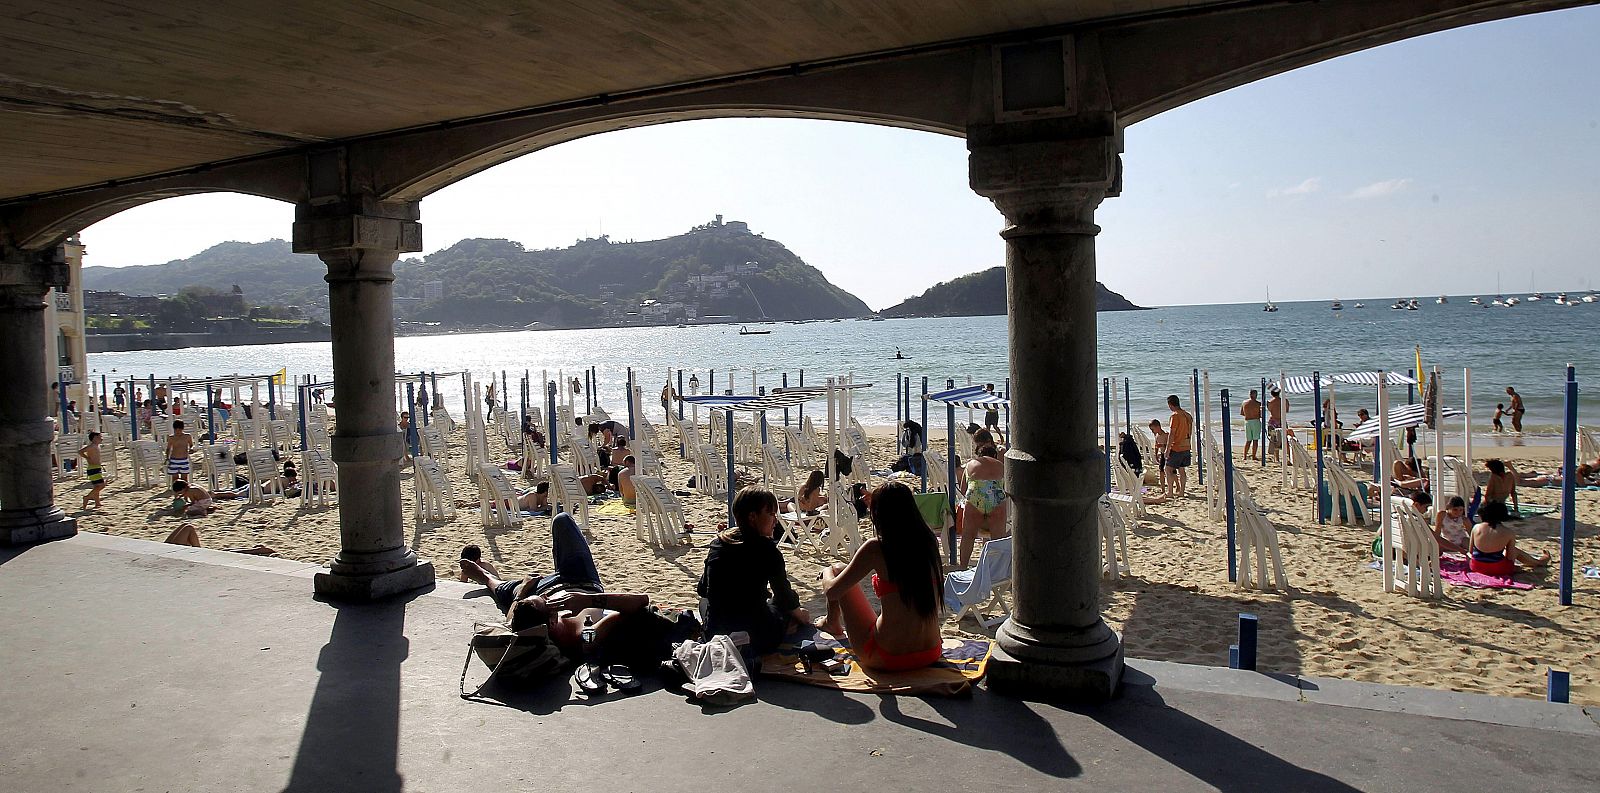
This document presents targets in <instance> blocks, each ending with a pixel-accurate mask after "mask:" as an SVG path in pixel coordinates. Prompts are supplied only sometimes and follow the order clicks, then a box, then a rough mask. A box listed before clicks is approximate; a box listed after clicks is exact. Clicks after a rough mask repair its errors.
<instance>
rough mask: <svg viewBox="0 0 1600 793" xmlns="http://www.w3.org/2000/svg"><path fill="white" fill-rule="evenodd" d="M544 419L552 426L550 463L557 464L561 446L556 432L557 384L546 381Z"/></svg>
mask: <svg viewBox="0 0 1600 793" xmlns="http://www.w3.org/2000/svg"><path fill="white" fill-rule="evenodd" d="M547 376H548V375H547ZM544 404H545V410H544V417H545V418H544V420H545V424H546V425H548V426H549V428H550V464H551V465H555V464H556V452H557V450H558V449H560V448H561V436H559V435H557V434H556V384H555V383H553V382H551V381H549V380H545V381H544Z"/></svg>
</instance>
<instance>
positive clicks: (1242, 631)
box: [1234, 614, 1258, 672]
mask: <svg viewBox="0 0 1600 793" xmlns="http://www.w3.org/2000/svg"><path fill="white" fill-rule="evenodd" d="M1257 622H1258V621H1257V620H1256V615H1254V614H1240V615H1239V644H1238V645H1236V646H1237V647H1238V648H1239V665H1238V666H1236V667H1234V668H1235V669H1244V670H1247V671H1251V672H1254V671H1255V669H1256V627H1257Z"/></svg>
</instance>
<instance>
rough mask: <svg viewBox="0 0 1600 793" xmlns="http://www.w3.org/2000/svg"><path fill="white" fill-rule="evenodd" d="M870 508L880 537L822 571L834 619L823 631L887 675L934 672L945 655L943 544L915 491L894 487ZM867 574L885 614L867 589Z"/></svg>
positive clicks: (875, 495)
mask: <svg viewBox="0 0 1600 793" xmlns="http://www.w3.org/2000/svg"><path fill="white" fill-rule="evenodd" d="M868 502H869V510H870V512H871V514H872V526H873V529H874V530H875V532H876V534H877V536H875V537H872V538H871V539H868V540H867V541H866V542H863V543H862V544H861V547H860V548H857V549H856V553H855V555H854V556H852V557H850V562H849V564H834V565H833V566H832V567H830V568H828V569H827V570H824V571H823V572H822V574H821V578H822V591H823V594H825V595H827V597H828V616H827V617H825V618H824V619H823V620H822V621H821V622H820V623H818V624H817V628H818V629H820V630H822V631H825V632H827V633H830V634H833V635H834V636H838V635H839V634H840V633H841V632H843V633H844V635H845V636H847V637H848V638H849V639H850V646H851V647H852V648H854V650H855V654H856V658H857V659H858V660H860V661H861V663H862V665H863V666H867V667H870V668H873V669H881V670H884V671H886V672H896V671H905V670H910V669H920V668H922V667H925V666H929V665H931V664H933V663H936V662H938V661H939V659H940V658H941V657H942V656H943V652H944V651H943V640H942V639H941V637H940V633H939V627H940V623H941V622H942V621H943V608H944V604H943V597H942V594H941V592H940V589H941V581H942V580H943V577H944V565H943V561H942V560H941V559H940V558H939V541H938V540H937V539H935V538H934V536H933V531H932V530H930V529H929V528H928V524H927V523H925V522H924V521H923V520H922V513H921V512H920V511H918V510H917V502H916V498H915V497H914V496H913V495H912V493H911V488H908V487H906V486H905V485H903V484H900V483H898V482H888V483H886V484H883V485H880V486H878V488H877V489H876V490H874V491H873V492H872V497H871V498H870V499H868ZM869 573H870V574H871V575H872V590H873V592H874V593H876V594H877V596H878V600H879V601H880V602H881V603H882V604H883V613H882V614H881V615H880V614H878V613H876V612H874V611H873V610H872V603H871V602H869V601H868V600H867V595H866V593H865V592H862V591H861V581H862V580H863V579H865V578H866V577H867V575H868V574H869Z"/></svg>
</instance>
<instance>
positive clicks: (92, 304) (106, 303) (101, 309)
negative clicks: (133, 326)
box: [83, 289, 161, 317]
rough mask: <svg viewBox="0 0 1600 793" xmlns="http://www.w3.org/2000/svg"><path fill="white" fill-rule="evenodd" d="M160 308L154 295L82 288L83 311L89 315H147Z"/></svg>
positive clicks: (159, 299) (158, 299) (159, 303)
mask: <svg viewBox="0 0 1600 793" xmlns="http://www.w3.org/2000/svg"><path fill="white" fill-rule="evenodd" d="M160 308H161V298H159V297H156V296H155V295H126V294H123V293H121V292H97V291H95V290H93V289H85V290H83V313H85V314H87V315H89V316H91V317H104V316H111V315H116V316H119V317H147V316H150V315H153V314H155V313H156V311H158V310H160Z"/></svg>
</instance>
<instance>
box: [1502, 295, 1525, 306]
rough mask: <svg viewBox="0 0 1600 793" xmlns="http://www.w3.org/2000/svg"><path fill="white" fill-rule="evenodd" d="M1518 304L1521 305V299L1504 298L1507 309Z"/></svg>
mask: <svg viewBox="0 0 1600 793" xmlns="http://www.w3.org/2000/svg"><path fill="white" fill-rule="evenodd" d="M1520 303H1522V298H1520V297H1508V298H1506V306H1507V307H1508V308H1509V307H1511V306H1515V305H1519V304H1520Z"/></svg>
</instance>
